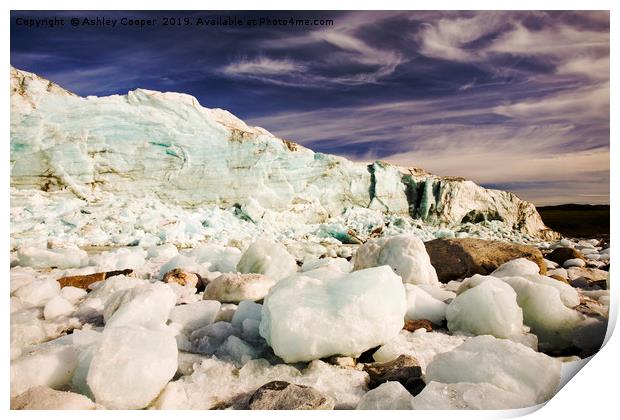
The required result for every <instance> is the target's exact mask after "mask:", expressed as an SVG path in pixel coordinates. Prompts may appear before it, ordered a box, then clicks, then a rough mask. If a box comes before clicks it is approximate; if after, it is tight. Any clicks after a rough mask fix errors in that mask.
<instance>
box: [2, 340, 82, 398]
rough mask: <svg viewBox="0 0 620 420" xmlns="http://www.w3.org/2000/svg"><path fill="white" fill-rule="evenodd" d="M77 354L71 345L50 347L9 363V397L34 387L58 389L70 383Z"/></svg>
mask: <svg viewBox="0 0 620 420" xmlns="http://www.w3.org/2000/svg"><path fill="white" fill-rule="evenodd" d="M76 367H77V353H76V351H75V349H74V348H73V346H71V345H50V346H47V347H43V348H41V349H38V350H35V351H33V352H32V353H28V354H25V355H22V356H21V357H20V358H18V359H16V360H14V361H12V362H11V397H14V396H16V395H19V394H21V393H23V392H25V391H27V390H28V389H29V388H32V387H35V386H49V387H50V388H54V389H58V388H60V387H62V386H64V385H66V384H67V383H69V381H71V377H72V376H73V372H74V371H75V368H76Z"/></svg>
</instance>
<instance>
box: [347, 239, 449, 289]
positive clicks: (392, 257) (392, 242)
mask: <svg viewBox="0 0 620 420" xmlns="http://www.w3.org/2000/svg"><path fill="white" fill-rule="evenodd" d="M381 265H389V266H390V267H391V268H392V269H393V270H394V272H395V273H396V274H398V275H399V276H400V277H401V278H402V281H403V283H413V284H433V285H435V284H439V280H438V279H437V272H436V271H435V267H433V266H432V265H431V259H430V257H429V256H428V253H427V252H426V247H425V246H424V242H422V240H420V239H419V238H417V237H416V236H414V235H411V234H402V235H397V236H393V237H391V238H389V239H387V240H385V239H382V240H377V241H372V240H371V241H368V242H366V243H365V244H364V245H362V246H360V247H359V248H358V250H357V254H356V257H355V269H356V270H359V269H360V268H366V267H376V266H381Z"/></svg>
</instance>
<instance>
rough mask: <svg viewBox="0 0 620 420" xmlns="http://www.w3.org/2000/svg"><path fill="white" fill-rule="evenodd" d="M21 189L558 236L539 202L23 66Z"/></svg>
mask: <svg viewBox="0 0 620 420" xmlns="http://www.w3.org/2000/svg"><path fill="white" fill-rule="evenodd" d="M11 186H12V198H14V197H16V198H18V199H17V200H15V202H16V203H19V202H20V200H21V199H20V198H19V197H23V196H24V195H28V194H29V193H28V191H30V190H38V191H43V192H47V193H50V194H51V195H54V196H65V197H67V198H71V200H73V199H76V198H77V199H80V200H82V201H83V202H85V203H90V205H95V203H98V202H102V201H105V200H109V198H110V197H114V200H118V201H122V200H125V201H131V200H134V199H136V198H137V197H143V196H145V195H147V194H150V195H154V196H156V198H157V199H158V200H160V201H161V202H162V203H167V204H169V205H171V206H178V207H179V208H183V209H200V208H203V207H205V206H208V205H211V206H219V207H221V208H231V207H233V206H234V207H235V208H236V209H237V210H239V212H241V213H242V214H243V215H246V213H248V214H255V213H257V210H256V209H259V211H261V212H262V210H264V209H267V210H270V211H275V212H280V211H291V210H293V211H294V212H295V214H296V215H297V216H298V218H300V219H304V218H305V219H306V222H307V223H324V222H327V221H329V220H331V219H332V218H334V217H338V216H340V215H342V214H343V213H346V212H347V209H351V208H354V209H355V208H359V209H370V210H373V211H374V212H375V213H377V212H379V213H382V214H387V215H392V216H400V217H403V218H406V219H408V220H411V219H409V218H408V217H407V216H411V218H412V219H413V221H414V223H417V224H418V225H430V226H436V227H438V228H447V229H453V230H455V227H458V226H461V225H463V224H465V223H470V224H477V223H486V224H491V225H498V226H501V228H502V229H504V231H507V232H514V233H515V234H517V235H518V236H519V237H521V236H523V237H526V238H528V237H529V238H539V239H542V238H549V237H551V236H553V235H554V233H553V232H551V231H550V230H549V229H547V228H546V227H545V225H544V224H543V222H542V220H541V218H540V216H539V215H538V213H537V211H536V209H535V207H534V206H533V205H532V204H531V203H528V202H525V201H523V200H521V199H519V198H518V197H517V196H515V195H514V194H511V193H508V192H504V191H498V190H489V189H485V188H482V187H480V186H478V185H476V184H475V183H473V182H471V181H468V180H464V179H460V178H447V177H439V176H435V175H431V174H429V173H426V172H424V171H422V170H418V169H405V168H401V167H397V166H393V165H390V164H387V163H384V162H374V163H372V164H370V165H367V164H364V163H356V162H351V161H349V160H347V159H345V158H342V157H338V156H332V155H326V154H322V153H315V152H313V151H311V150H309V149H307V148H305V147H303V146H300V145H298V144H295V143H292V142H289V141H286V140H282V139H280V138H277V137H275V136H274V135H272V134H271V133H269V132H268V131H266V130H264V129H262V128H259V127H250V126H248V125H246V124H245V123H244V122H243V121H241V120H239V119H238V118H236V117H235V116H233V115H232V114H230V113H229V112H227V111H224V110H221V109H208V108H204V107H202V106H200V104H199V103H198V101H197V100H196V99H195V98H194V97H192V96H189V95H185V94H180V93H170V92H167V93H162V92H155V91H149V90H144V89H137V90H134V91H130V92H129V93H128V94H127V95H122V96H121V95H113V96H107V97H91V96H89V97H86V98H83V97H79V96H76V95H74V94H72V93H70V92H68V91H66V90H64V89H63V88H61V87H59V86H58V85H56V84H54V83H52V82H50V81H48V80H45V79H43V78H40V77H38V76H37V75H35V74H32V73H28V72H24V71H21V70H17V69H14V68H12V69H11ZM46 197H48V198H49V197H50V195H49V194H48V195H47V196H46ZM245 209H248V211H247V212H244V210H245ZM360 211H361V210H360ZM261 214H262V213H261ZM12 216H13V214H12ZM247 217H248V219H251V217H250V216H247ZM198 228H200V227H199V226H198ZM345 232H346V231H345Z"/></svg>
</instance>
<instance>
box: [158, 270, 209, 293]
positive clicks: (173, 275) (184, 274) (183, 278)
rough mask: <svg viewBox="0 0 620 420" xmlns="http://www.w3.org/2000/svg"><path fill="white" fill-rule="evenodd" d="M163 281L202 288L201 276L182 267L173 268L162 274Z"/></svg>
mask: <svg viewBox="0 0 620 420" xmlns="http://www.w3.org/2000/svg"><path fill="white" fill-rule="evenodd" d="M164 282H165V283H176V284H179V285H181V286H187V285H189V286H191V287H195V288H196V289H204V285H203V280H202V277H200V275H199V274H197V273H191V272H189V271H185V270H183V269H182V268H173V269H172V270H170V271H168V272H167V273H166V274H164Z"/></svg>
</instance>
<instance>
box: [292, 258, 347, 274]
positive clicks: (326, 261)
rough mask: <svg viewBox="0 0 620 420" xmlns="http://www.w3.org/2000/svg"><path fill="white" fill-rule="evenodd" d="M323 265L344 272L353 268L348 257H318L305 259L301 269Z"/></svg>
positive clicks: (311, 268) (305, 269)
mask: <svg viewBox="0 0 620 420" xmlns="http://www.w3.org/2000/svg"><path fill="white" fill-rule="evenodd" d="M322 267H327V268H330V269H333V270H338V271H341V272H343V273H349V272H350V271H351V269H352V267H351V263H350V262H349V261H347V260H346V258H318V259H312V260H309V261H305V262H304V264H303V265H302V266H301V270H300V271H301V272H305V271H311V270H316V269H317V268H322Z"/></svg>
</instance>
